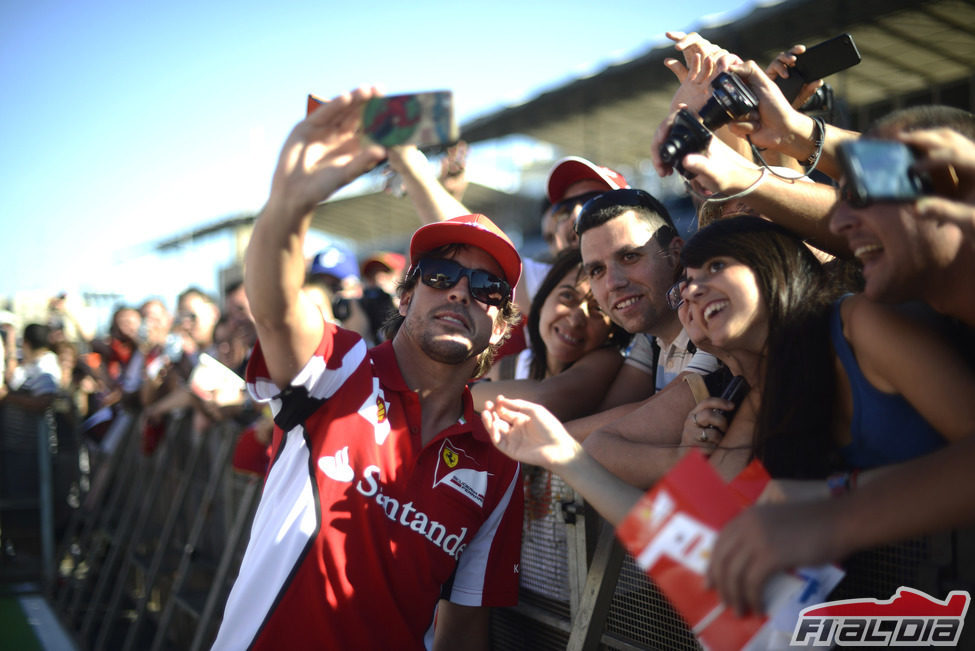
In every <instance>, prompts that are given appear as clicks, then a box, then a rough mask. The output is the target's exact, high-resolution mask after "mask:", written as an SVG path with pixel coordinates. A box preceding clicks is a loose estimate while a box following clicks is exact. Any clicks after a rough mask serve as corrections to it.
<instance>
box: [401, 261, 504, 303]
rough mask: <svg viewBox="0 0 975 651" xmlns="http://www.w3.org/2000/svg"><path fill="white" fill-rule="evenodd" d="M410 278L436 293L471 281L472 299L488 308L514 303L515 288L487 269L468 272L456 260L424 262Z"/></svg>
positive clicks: (414, 269)
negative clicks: (512, 293) (465, 278)
mask: <svg viewBox="0 0 975 651" xmlns="http://www.w3.org/2000/svg"><path fill="white" fill-rule="evenodd" d="M410 275H411V276H413V277H416V276H417V275H419V278H420V281H421V282H422V283H423V284H424V285H426V286H427V287H432V288H433V289H450V288H451V287H453V286H454V285H456V284H457V283H459V282H460V279H461V278H463V277H465V276H466V277H467V285H468V287H470V292H471V296H473V297H474V298H475V300H478V301H480V302H481V303H484V304H485V305H493V306H495V307H501V306H503V305H504V304H505V303H507V302H508V301H509V300H511V285H509V284H508V283H507V282H506V281H505V280H503V279H501V278H498V277H497V276H495V275H494V274H492V273H489V272H487V271H484V270H483V269H468V268H467V267H464V266H462V265H460V264H458V263H456V262H454V261H453V260H446V259H444V258H420V260H418V261H417V263H416V265H415V266H414V267H413V271H412V272H410Z"/></svg>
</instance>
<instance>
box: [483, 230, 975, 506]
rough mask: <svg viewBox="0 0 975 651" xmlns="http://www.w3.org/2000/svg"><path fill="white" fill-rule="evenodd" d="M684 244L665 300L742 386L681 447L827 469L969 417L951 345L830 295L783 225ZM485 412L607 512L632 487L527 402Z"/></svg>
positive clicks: (901, 447)
mask: <svg viewBox="0 0 975 651" xmlns="http://www.w3.org/2000/svg"><path fill="white" fill-rule="evenodd" d="M681 257H682V261H683V262H684V264H685V267H686V276H685V278H684V279H682V280H680V281H679V282H678V283H677V284H675V286H674V288H672V290H671V293H670V298H671V299H672V307H674V308H676V309H679V313H680V315H681V320H682V321H683V322H684V325H685V328H687V329H688V332H689V333H690V334H691V337H692V338H693V339H694V340H695V343H697V344H698V345H700V346H702V347H705V348H707V349H709V350H712V351H713V352H714V354H715V355H716V356H717V357H718V358H719V359H721V360H722V361H723V362H724V363H725V364H726V365H727V366H728V367H729V369H731V371H732V372H733V373H734V374H735V375H740V376H743V377H744V378H745V379H746V381H747V382H748V384H749V385H750V386H751V391H750V392H749V393H748V395H747V396H746V397H745V399H744V401H743V402H742V403H741V404H740V406H737V407H736V405H735V404H734V403H732V402H729V401H727V400H723V399H721V398H713V397H710V398H705V399H704V400H702V401H700V402H699V403H698V404H697V406H695V407H694V409H692V410H691V411H690V413H689V414H688V415H687V418H686V420H685V427H684V440H683V444H682V446H683V447H684V448H689V447H691V446H699V447H704V448H705V449H706V450H707V451H709V452H711V453H712V454H711V462H712V464H713V465H714V466H715V467H716V468H717V469H718V471H719V472H720V473H721V474H722V475H723V476H725V477H726V478H728V477H731V476H734V475H735V474H737V473H738V472H739V471H740V470H741V469H742V468H743V467H744V466H745V465H746V464H747V462H748V461H749V460H750V459H751V458H753V457H757V458H759V459H761V460H762V461H763V463H765V464H766V466H767V467H768V469H769V471H770V472H771V474H772V475H773V477H786V478H825V477H826V476H827V475H828V474H829V473H830V472H832V471H833V470H838V469H840V468H843V467H846V468H849V469H859V468H867V467H873V466H878V465H884V464H889V463H896V462H897V461H902V460H906V459H909V458H912V457H914V456H919V455H921V454H924V453H926V452H929V451H931V450H933V449H935V448H936V447H938V446H940V445H943V444H944V442H945V440H953V439H958V438H961V437H964V436H966V435H967V434H968V433H970V432H971V431H972V430H973V429H975V404H972V401H971V399H970V398H971V396H972V395H975V378H973V377H972V375H971V373H970V372H969V371H968V369H967V368H966V367H965V366H964V364H963V363H962V362H961V361H960V360H959V359H957V356H956V355H955V354H954V353H953V352H952V350H951V348H950V347H949V346H947V345H946V344H945V343H944V342H942V341H941V340H940V339H938V338H937V337H936V336H935V335H933V334H932V333H931V332H929V331H928V330H926V329H925V328H923V327H921V326H919V325H918V324H917V323H915V322H913V321H911V320H909V319H907V318H906V317H904V316H902V315H900V314H899V313H898V312H896V311H895V310H892V309H891V308H888V307H884V306H880V305H876V304H873V303H870V302H869V301H867V300H866V299H864V298H863V297H861V296H848V297H843V298H838V297H837V293H838V292H837V291H836V290H835V289H834V288H833V287H832V286H831V285H830V283H829V281H828V278H827V276H826V275H825V274H824V273H823V270H822V268H821V267H820V266H819V263H818V262H817V261H816V259H815V258H814V257H813V256H812V254H811V252H810V251H809V250H808V249H807V247H806V246H805V245H804V244H803V243H802V241H801V240H799V239H798V238H796V237H794V236H792V235H791V234H790V233H789V232H788V231H786V230H785V229H783V228H781V227H779V226H776V225H775V224H772V223H771V222H768V221H765V220H763V219H760V218H755V217H737V218H732V219H727V220H721V221H718V222H715V223H714V224H712V225H711V226H709V227H707V228H705V229H703V230H701V231H700V232H698V233H697V234H696V235H695V236H694V237H693V238H691V240H690V241H689V242H688V243H687V244H686V245H685V247H684V250H683V252H682V255H681ZM919 380H921V381H919ZM966 396H967V398H966ZM736 409H737V411H735V410H736ZM722 412H728V413H730V414H731V416H732V417H731V418H729V417H726V416H725V415H724V414H723V413H722ZM484 420H485V422H486V424H487V425H488V428H489V430H490V431H491V433H492V437H493V438H494V440H495V444H496V445H498V447H499V448H500V449H501V450H502V451H503V452H505V453H506V454H509V455H510V456H512V457H514V458H516V459H520V460H521V461H523V462H526V463H534V464H537V465H542V466H545V467H547V468H549V469H551V470H552V471H554V472H556V473H558V474H559V475H560V476H562V477H563V478H564V479H565V480H566V481H567V482H568V483H569V484H571V485H572V486H574V487H575V488H576V490H578V491H579V492H580V493H582V495H583V496H584V497H585V498H586V499H587V501H589V502H590V503H591V504H592V505H593V506H594V507H595V508H596V509H597V510H598V511H600V513H601V514H602V515H603V516H604V517H606V518H607V519H608V520H610V522H613V523H616V522H618V521H619V520H620V519H622V517H623V516H624V515H625V514H626V513H627V511H628V510H629V508H630V507H632V505H633V504H634V503H635V501H636V499H637V498H638V497H639V496H640V494H641V491H640V490H639V489H635V488H633V487H631V486H628V485H626V484H624V483H623V482H622V481H621V480H619V479H617V478H616V477H614V476H612V475H611V474H610V473H609V472H608V471H606V470H605V468H602V467H601V466H599V464H598V463H596V462H595V461H594V460H593V459H592V458H591V457H589V456H588V455H587V454H585V452H584V451H583V450H582V448H581V446H580V445H579V444H578V443H577V442H576V441H575V440H573V439H572V438H571V437H570V436H569V435H568V433H566V432H565V430H564V428H562V426H561V424H560V423H558V421H557V420H556V419H555V418H553V417H552V416H551V414H548V413H546V412H545V410H544V409H541V408H539V407H538V406H536V405H531V404H530V403H526V402H524V401H511V400H507V399H499V401H498V404H497V405H490V406H489V408H488V409H487V410H485V414H484ZM662 453H672V451H668V450H665V449H662ZM823 487H824V488H825V483H823Z"/></svg>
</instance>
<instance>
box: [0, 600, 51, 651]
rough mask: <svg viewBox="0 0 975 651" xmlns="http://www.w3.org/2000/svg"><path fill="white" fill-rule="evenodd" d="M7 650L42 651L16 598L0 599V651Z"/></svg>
mask: <svg viewBox="0 0 975 651" xmlns="http://www.w3.org/2000/svg"><path fill="white" fill-rule="evenodd" d="M8 649H9V650H10V651H15V650H16V651H43V649H42V647H41V643H40V642H38V640H37V637H36V636H35V635H34V631H33V630H32V629H31V626H30V623H29V622H28V621H27V616H26V615H25V614H24V610H23V608H21V607H20V600H19V598H17V597H0V650H2V651H7V650H8Z"/></svg>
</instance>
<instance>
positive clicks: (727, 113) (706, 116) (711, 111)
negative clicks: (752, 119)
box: [698, 72, 758, 131]
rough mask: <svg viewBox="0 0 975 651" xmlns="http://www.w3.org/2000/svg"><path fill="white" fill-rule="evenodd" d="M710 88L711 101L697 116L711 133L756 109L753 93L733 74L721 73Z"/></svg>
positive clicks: (755, 98) (756, 104) (755, 99)
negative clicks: (711, 89) (712, 90)
mask: <svg viewBox="0 0 975 651" xmlns="http://www.w3.org/2000/svg"><path fill="white" fill-rule="evenodd" d="M711 87H712V88H713V89H714V92H713V93H711V99H709V100H708V102H707V104H705V105H704V108H702V109H701V111H700V113H698V115H700V116H701V121H702V122H703V123H704V126H706V127H707V128H708V129H711V130H712V131H713V130H715V129H718V128H720V127H723V126H724V125H726V124H728V123H729V122H731V121H732V120H734V119H735V118H740V117H743V116H745V115H747V114H748V112H749V111H751V110H752V109H755V108H757V107H758V98H757V97H755V93H753V92H752V89H751V88H749V87H748V86H747V85H746V84H745V82H743V81H742V80H741V77H739V76H738V75H736V74H735V73H733V72H722V73H721V74H720V75H718V76H717V77H715V78H714V80H713V81H712V82H711Z"/></svg>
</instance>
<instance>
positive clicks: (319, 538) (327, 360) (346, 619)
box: [214, 89, 522, 649]
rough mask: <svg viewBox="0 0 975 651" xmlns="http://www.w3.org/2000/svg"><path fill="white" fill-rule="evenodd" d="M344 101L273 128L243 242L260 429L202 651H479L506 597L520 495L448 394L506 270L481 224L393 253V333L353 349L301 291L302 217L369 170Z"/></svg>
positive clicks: (472, 218) (374, 153)
mask: <svg viewBox="0 0 975 651" xmlns="http://www.w3.org/2000/svg"><path fill="white" fill-rule="evenodd" d="M375 95H376V91H375V90H374V89H360V90H357V91H355V92H353V93H351V94H346V95H342V96H339V97H336V98H335V99H333V100H332V101H330V102H326V103H325V104H324V105H323V106H322V107H320V108H319V109H318V110H317V111H316V112H314V113H312V114H311V115H310V116H309V117H308V118H307V119H305V120H304V121H302V122H301V123H299V124H298V125H297V126H296V127H295V129H294V131H292V133H291V135H290V136H289V138H288V140H287V142H286V143H285V146H284V150H283V152H282V154H281V158H280V161H279V163H278V167H277V170H276V171H275V174H274V180H273V182H272V186H271V196H270V198H269V200H268V202H267V205H266V206H265V207H264V209H263V211H262V212H261V215H260V217H259V218H258V220H257V223H256V224H255V227H254V233H253V236H252V237H251V242H250V245H249V247H248V251H247V260H246V267H245V269H246V271H245V285H246V288H247V295H248V297H249V298H250V305H251V310H252V311H253V314H254V319H255V322H256V324H257V330H258V334H259V343H258V345H257V347H256V348H255V351H254V353H253V356H252V357H251V361H250V364H249V366H248V369H247V382H248V387H249V389H250V391H251V393H252V394H253V395H254V397H255V399H257V400H263V401H268V402H270V405H271V410H272V413H273V414H274V421H275V432H274V437H273V442H272V457H271V458H272V462H271V466H270V468H269V469H268V474H267V479H266V484H265V488H264V494H263V496H262V498H261V503H260V506H259V507H258V510H257V514H256V516H255V520H254V524H253V527H252V531H251V538H250V541H249V543H248V547H247V551H246V553H245V555H244V559H243V562H242V564H241V568H240V573H239V576H238V578H237V582H236V583H235V585H234V588H233V590H232V591H231V594H230V597H229V598H228V600H227V606H226V610H225V614H224V618H223V622H222V625H221V628H220V632H219V634H218V636H217V640H216V642H215V644H214V648H219V649H243V648H254V649H271V648H274V649H301V648H309V649H351V648H363V649H379V648H397V649H407V648H415V649H422V648H461V646H463V648H477V647H481V648H485V649H486V648H488V645H489V640H488V629H489V626H488V612H489V611H488V607H490V606H505V605H512V604H514V603H516V601H517V582H518V576H517V574H518V559H519V553H520V538H521V519H522V505H521V501H522V492H521V488H520V486H521V484H520V470H519V467H518V464H517V463H514V462H512V461H510V460H509V459H508V458H507V457H505V456H504V455H502V454H501V453H500V452H498V451H496V450H495V448H494V446H493V445H492V444H491V441H490V440H489V438H488V436H487V433H486V431H485V430H484V428H483V426H482V425H481V421H480V418H479V417H478V416H477V415H476V414H475V413H474V410H473V405H472V402H471V397H470V393H469V391H468V389H467V383H468V381H469V380H470V379H471V378H474V377H477V376H478V375H479V374H480V373H483V372H484V370H486V368H487V367H488V366H490V358H491V356H492V355H493V354H494V351H495V350H496V349H497V348H498V347H499V346H500V344H501V343H502V342H503V341H504V338H505V337H506V336H507V333H508V329H509V327H510V324H511V323H512V322H513V321H514V320H515V319H516V318H517V308H516V307H515V306H514V304H513V303H512V301H511V298H512V292H511V288H512V287H514V286H515V284H516V283H517V282H518V277H519V275H520V274H521V259H520V258H519V256H518V253H517V251H516V250H515V248H514V246H513V245H512V243H511V241H510V240H509V239H508V238H507V237H506V236H505V234H504V233H503V232H502V231H501V230H500V229H498V228H497V226H495V225H494V224H493V223H492V222H491V221H490V220H489V219H487V218H486V217H484V216H483V215H467V216H463V217H456V218H454V219H451V220H448V221H444V222H438V223H434V224H428V225H426V226H424V227H422V228H420V229H419V230H418V231H417V232H416V233H415V234H414V235H413V239H412V241H411V243H410V265H411V267H410V271H409V273H408V274H407V280H406V283H405V286H404V287H403V289H402V290H401V292H400V305H399V312H398V314H399V317H398V319H397V321H396V322H395V323H393V324H392V325H391V329H392V331H394V332H395V334H392V335H391V337H390V338H391V341H387V342H386V343H384V344H381V345H379V346H377V347H375V348H372V349H369V348H367V346H366V344H365V342H364V341H363V340H362V339H361V338H360V337H359V336H358V335H356V334H355V333H352V332H349V331H347V330H343V329H342V328H339V327H336V326H334V325H332V324H329V323H327V322H326V321H325V319H324V318H323V317H322V315H321V313H320V312H319V310H318V309H317V308H316V307H315V306H314V305H313V303H312V302H311V301H310V300H308V298H307V297H305V295H304V294H303V292H302V290H301V286H302V282H303V280H304V275H305V274H304V271H305V270H304V260H303V256H302V244H303V240H304V237H305V234H306V232H307V230H308V226H309V223H310V221H311V213H312V209H313V208H314V207H315V205H317V204H318V203H320V202H321V201H323V200H324V199H326V198H327V197H328V196H329V195H331V194H332V193H333V192H335V191H336V190H337V189H338V188H340V187H342V186H343V185H345V184H346V183H348V182H349V181H351V180H352V179H354V178H356V177H357V176H359V175H360V174H361V173H363V172H365V171H367V170H368V169H370V168H372V167H373V166H375V165H376V164H377V163H378V162H379V161H380V160H381V159H382V158H383V156H384V155H385V152H384V151H383V149H382V148H381V147H377V146H370V145H367V144H365V143H364V142H363V141H361V140H360V137H359V135H358V134H357V128H358V126H359V120H360V115H361V112H362V107H363V105H364V103H365V102H366V101H367V100H368V99H369V98H370V97H373V96H375Z"/></svg>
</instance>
